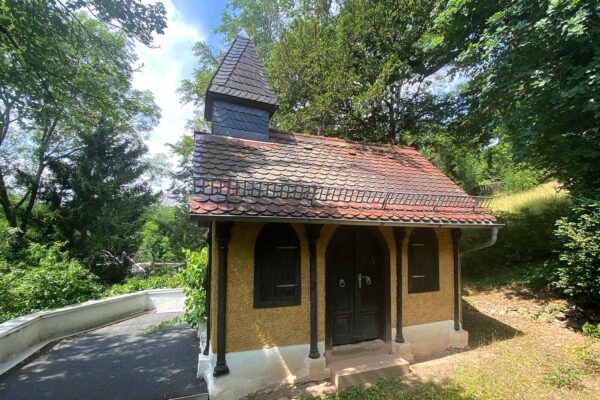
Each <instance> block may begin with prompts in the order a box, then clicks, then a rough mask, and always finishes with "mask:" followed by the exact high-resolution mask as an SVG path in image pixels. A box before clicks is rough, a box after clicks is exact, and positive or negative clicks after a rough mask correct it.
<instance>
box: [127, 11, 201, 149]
mask: <svg viewBox="0 0 600 400" xmlns="http://www.w3.org/2000/svg"><path fill="white" fill-rule="evenodd" d="M163 4H164V5H165V9H166V11H167V29H166V30H165V33H164V34H163V35H157V36H156V37H155V41H154V46H155V48H149V47H147V46H144V45H143V44H137V45H136V53H137V54H138V57H139V61H138V64H140V65H143V66H142V68H141V70H140V71H138V72H136V73H135V75H134V79H133V86H134V87H135V88H136V89H140V90H149V91H151V92H152V93H154V99H155V101H156V103H157V104H158V105H159V107H160V108H161V119H160V123H159V125H158V126H157V127H156V128H155V129H154V131H153V132H152V134H151V135H150V138H149V139H148V141H147V144H148V147H149V149H150V153H151V154H159V153H167V151H168V149H167V147H166V146H165V144H166V143H175V142H176V141H177V140H178V139H179V138H180V137H181V136H183V135H184V134H185V133H189V132H186V127H185V124H186V121H187V120H188V119H190V118H191V117H192V115H193V111H194V109H193V106H192V105H185V106H184V105H181V104H180V102H179V95H178V94H177V87H178V86H179V84H180V82H181V80H182V79H184V78H187V77H189V76H190V75H191V73H192V70H193V67H194V64H195V57H194V55H193V53H192V45H193V44H194V43H195V42H196V41H198V40H206V37H207V35H206V33H205V31H204V30H203V27H201V26H195V25H191V24H189V23H188V22H186V21H185V19H184V18H183V15H182V13H181V12H180V11H179V10H178V9H177V8H175V6H174V5H173V3H172V2H171V1H170V0H166V1H163Z"/></svg>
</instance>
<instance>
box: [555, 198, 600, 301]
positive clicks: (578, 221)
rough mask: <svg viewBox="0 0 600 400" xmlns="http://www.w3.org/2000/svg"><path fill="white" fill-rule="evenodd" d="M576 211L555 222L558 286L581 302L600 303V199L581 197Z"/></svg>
mask: <svg viewBox="0 0 600 400" xmlns="http://www.w3.org/2000/svg"><path fill="white" fill-rule="evenodd" d="M572 210H573V214H572V215H571V216H570V217H568V218H561V219H560V220H558V221H557V223H556V230H555V231H554V234H555V235H556V237H557V238H558V240H559V242H560V250H559V254H558V260H557V261H555V262H553V263H552V264H551V265H553V266H554V268H553V270H554V271H553V272H554V279H555V285H556V287H557V288H558V289H559V290H561V291H562V292H563V293H564V294H565V295H566V296H568V297H569V298H570V299H572V300H573V301H574V302H576V303H579V304H592V305H593V304H599V303H600V257H599V256H598V255H599V254H600V200H591V199H578V200H577V201H576V202H575V203H574V205H573V207H572Z"/></svg>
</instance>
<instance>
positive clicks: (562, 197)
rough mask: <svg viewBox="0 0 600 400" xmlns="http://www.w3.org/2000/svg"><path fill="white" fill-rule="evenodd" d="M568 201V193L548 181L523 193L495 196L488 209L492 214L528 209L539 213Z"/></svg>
mask: <svg viewBox="0 0 600 400" xmlns="http://www.w3.org/2000/svg"><path fill="white" fill-rule="evenodd" d="M569 201H570V198H569V192H568V191H567V190H566V189H563V188H561V186H560V184H559V183H558V182H556V181H550V182H546V183H543V184H541V185H539V186H536V187H535V188H533V189H530V190H526V191H523V192H519V193H513V194H506V195H500V196H497V197H495V198H494V199H492V201H491V202H490V205H489V209H490V211H492V212H511V213H517V212H520V211H523V210H524V209H529V211H531V212H533V213H539V212H542V210H544V208H546V207H547V206H549V205H553V204H555V203H565V204H567V203H569Z"/></svg>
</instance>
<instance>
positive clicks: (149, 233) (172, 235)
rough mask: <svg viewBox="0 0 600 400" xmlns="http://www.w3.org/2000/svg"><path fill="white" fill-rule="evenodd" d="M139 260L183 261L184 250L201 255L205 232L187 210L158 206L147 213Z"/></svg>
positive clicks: (138, 255) (184, 208) (185, 208)
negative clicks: (197, 252) (192, 219)
mask: <svg viewBox="0 0 600 400" xmlns="http://www.w3.org/2000/svg"><path fill="white" fill-rule="evenodd" d="M141 235H142V242H141V244H140V247H139V249H138V252H137V258H138V259H139V260H142V261H152V262H157V261H183V260H184V259H185V255H184V249H188V250H190V251H199V250H200V249H201V248H202V247H203V246H204V244H205V243H206V240H205V236H206V229H204V228H200V227H198V226H197V225H195V224H193V223H191V222H190V220H189V214H188V212H187V207H175V206H166V205H158V206H155V207H153V208H150V209H149V210H148V216H147V221H146V223H145V224H144V227H143V229H142V233H141Z"/></svg>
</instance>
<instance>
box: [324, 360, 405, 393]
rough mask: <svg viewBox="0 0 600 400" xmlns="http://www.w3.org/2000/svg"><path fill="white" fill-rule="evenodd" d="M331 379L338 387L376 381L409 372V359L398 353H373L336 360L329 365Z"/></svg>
mask: <svg viewBox="0 0 600 400" xmlns="http://www.w3.org/2000/svg"><path fill="white" fill-rule="evenodd" d="M328 367H329V369H330V371H331V381H332V382H333V384H334V385H335V386H336V387H337V388H338V389H343V388H346V387H348V386H360V385H364V384H365V383H375V382H376V381H377V380H379V379H381V378H383V377H386V376H403V375H406V374H408V373H409V368H408V361H406V360H405V359H403V358H400V357H398V355H397V354H393V353H392V354H386V353H373V354H367V355H361V356H358V357H353V358H345V359H341V360H336V361H333V362H331V363H330V364H329V365H328Z"/></svg>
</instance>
